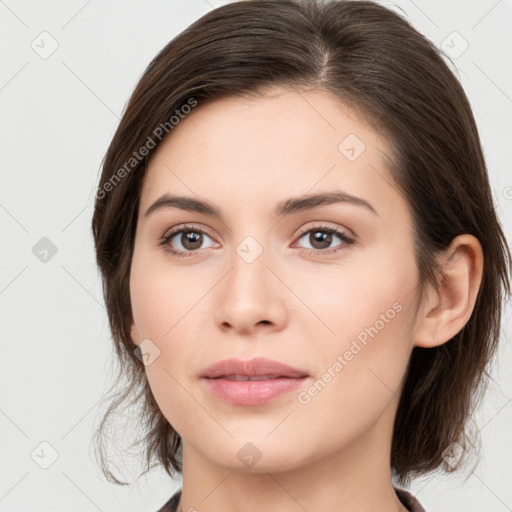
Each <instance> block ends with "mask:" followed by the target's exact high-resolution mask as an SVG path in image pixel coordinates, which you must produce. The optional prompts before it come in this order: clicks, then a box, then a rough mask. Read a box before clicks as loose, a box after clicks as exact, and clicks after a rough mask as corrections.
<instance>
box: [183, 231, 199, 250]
mask: <svg viewBox="0 0 512 512" xmlns="http://www.w3.org/2000/svg"><path fill="white" fill-rule="evenodd" d="M183 236H184V237H185V240H184V242H185V243H183V239H182V242H181V243H182V244H183V247H185V249H189V250H192V249H197V248H198V247H201V241H202V239H201V233H197V232H195V231H188V232H187V233H183Z"/></svg>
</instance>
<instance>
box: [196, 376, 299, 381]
mask: <svg viewBox="0 0 512 512" xmlns="http://www.w3.org/2000/svg"><path fill="white" fill-rule="evenodd" d="M206 378H213V379H225V380H235V381H245V380H250V381H258V380H274V379H291V378H295V379H297V378H300V377H286V376H284V375H222V376H220V377H206Z"/></svg>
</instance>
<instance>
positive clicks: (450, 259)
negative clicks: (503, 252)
mask: <svg viewBox="0 0 512 512" xmlns="http://www.w3.org/2000/svg"><path fill="white" fill-rule="evenodd" d="M440 263H441V266H442V271H443V275H442V276H440V277H439V281H438V285H439V291H438V292H436V291H435V289H434V287H433V286H432V285H429V290H428V300H426V301H425V305H424V306H423V308H420V310H419V313H418V314H421V315H422V317H421V318H419V321H418V323H417V328H416V330H415V334H414V345H415V346H419V347H424V348H431V347H435V346H438V345H442V344H443V343H446V342H447V341H449V340H450V339H451V338H453V337H454V336H455V335H456V334H457V333H458V332H460V331H461V329H462V328H463V327H464V326H465V325H466V323H467V322H468V320H469V318H470V317H471V314H472V312H473V309H474V306H475V302H476V298H477V296H478V290H479V289H480V284H481V281H482V272H483V252H482V247H481V245H480V242H479V241H478V239H477V238H476V237H474V236H473V235H468V234H464V235H459V236H457V237H455V238H454V239H453V240H452V242H451V243H450V246H449V247H448V248H447V249H446V251H445V252H444V254H443V256H442V259H441V261H440Z"/></svg>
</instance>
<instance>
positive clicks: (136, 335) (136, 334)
mask: <svg viewBox="0 0 512 512" xmlns="http://www.w3.org/2000/svg"><path fill="white" fill-rule="evenodd" d="M131 338H132V341H133V343H134V344H135V345H137V346H139V343H140V341H139V331H138V330H137V327H135V322H134V321H132V328H131Z"/></svg>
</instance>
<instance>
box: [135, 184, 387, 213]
mask: <svg viewBox="0 0 512 512" xmlns="http://www.w3.org/2000/svg"><path fill="white" fill-rule="evenodd" d="M334 203H346V204H352V205H355V206H361V207H363V208H365V209H366V210H368V211H371V212H372V213H374V214H375V215H379V214H378V213H377V211H376V210H375V208H374V207H373V206H372V205H371V204H370V203H368V202H367V201H365V200H364V199H362V198H360V197H356V196H353V195H351V194H348V193H347V192H343V191H339V190H335V191H332V192H324V193H321V194H310V195H306V196H299V197H291V198H289V199H286V200H284V201H281V202H280V203H278V204H277V206H276V208H275V210H274V213H275V215H276V216H277V217H284V216H287V215H291V214H294V213H298V212H302V211H305V210H310V209H312V208H316V207H318V206H323V205H329V204H334ZM162 208H179V209H181V210H185V211H188V212H197V213H203V214H205V215H209V216H212V217H218V218H219V219H221V220H223V215H222V212H221V211H220V209H219V208H217V207H216V206H214V205H213V204H211V203H208V202H207V201H204V200H200V199H194V198H192V197H186V196H173V195H170V194H164V195H163V196H161V197H160V198H159V199H157V200H156V201H155V202H154V203H153V204H152V205H151V206H150V207H149V208H148V209H147V210H146V212H145V214H144V217H148V216H149V215H150V214H152V213H154V212H156V211H157V210H160V209H162Z"/></svg>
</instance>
